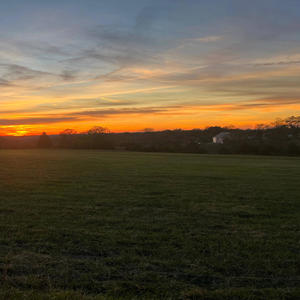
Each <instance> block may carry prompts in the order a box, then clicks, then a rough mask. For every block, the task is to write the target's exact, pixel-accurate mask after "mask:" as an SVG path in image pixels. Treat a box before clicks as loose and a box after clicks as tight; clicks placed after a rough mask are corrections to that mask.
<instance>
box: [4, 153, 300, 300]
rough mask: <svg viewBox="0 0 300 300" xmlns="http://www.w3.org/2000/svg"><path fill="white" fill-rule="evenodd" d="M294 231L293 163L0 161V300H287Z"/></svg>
mask: <svg viewBox="0 0 300 300" xmlns="http://www.w3.org/2000/svg"><path fill="white" fill-rule="evenodd" d="M299 230H300V159H299V158H286V157H254V156H221V155H218V156H214V155H210V156H209V155H193V154H161V153H154V154H153V153H126V152H102V151H87V150H84V151H76V150H74V151H67V150H66V151H63V150H61V151H60V150H57V151H56V150H53V151H47V150H45V151H38V150H3V151H0V283H1V286H0V287H1V288H0V298H1V299H211V300H215V299H296V298H297V297H299V298H300V290H299V288H298V287H299V284H300V233H299Z"/></svg>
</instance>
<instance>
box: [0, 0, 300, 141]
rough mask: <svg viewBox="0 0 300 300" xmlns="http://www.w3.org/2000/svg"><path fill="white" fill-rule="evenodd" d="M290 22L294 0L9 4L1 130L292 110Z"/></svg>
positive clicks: (298, 59)
mask: <svg viewBox="0 0 300 300" xmlns="http://www.w3.org/2000/svg"><path fill="white" fill-rule="evenodd" d="M282 12H284V13H282ZM299 20H300V3H297V2H296V1H293V0H287V1H284V3H283V1H279V0H263V1H261V0H260V1H258V0H254V1H251V3H250V2H249V3H246V2H241V1H237V0H228V1H225V0H221V1H218V4H217V5H216V3H214V2H213V1H209V3H208V1H192V0H187V1H184V2H183V1H179V0H172V1H171V0H160V1H158V0H152V1H150V0H128V1H121V0H111V1H95V0H85V1H81V0H76V1H71V0H63V1H58V0H54V1H51V2H48V1H47V3H46V2H45V1H36V0H28V1H26V3H25V1H23V2H22V1H18V0H11V1H9V3H5V4H1V10H0V135H16V136H18V135H35V134H40V133H41V132H43V131H46V132H47V133H49V134H58V133H59V132H61V131H62V130H64V129H66V128H72V129H75V130H76V131H78V132H83V131H86V130H88V129H89V128H91V127H93V126H102V127H107V128H109V129H110V130H111V131H112V132H123V131H141V130H143V128H153V129H154V130H165V129H175V128H182V129H193V128H204V127H208V126H230V125H234V126H236V127H240V128H248V127H253V126H255V125H256V124H260V123H270V122H272V121H274V120H275V119H276V118H286V117H288V116H291V115H299V114H300V84H299V78H300V77H299V76H300V35H299V28H300V21H299Z"/></svg>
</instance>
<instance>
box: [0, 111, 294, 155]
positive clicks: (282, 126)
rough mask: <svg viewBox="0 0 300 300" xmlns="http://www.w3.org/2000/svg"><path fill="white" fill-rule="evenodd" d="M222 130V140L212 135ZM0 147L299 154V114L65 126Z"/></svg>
mask: <svg viewBox="0 0 300 300" xmlns="http://www.w3.org/2000/svg"><path fill="white" fill-rule="evenodd" d="M222 132H226V137H225V138H224V140H223V141H222V143H213V137H215V136H217V135H218V134H220V133H222ZM0 148H52V149H55V148H58V149H61V148H62V149H104V150H125V151H126V150H127V151H144V152H187V153H203V154H204V153H213V154H259V155H300V116H299V117H294V116H292V117H289V118H286V119H283V120H281V119H278V120H276V121H275V122H273V123H271V124H267V125H264V124H260V125H257V126H256V128H254V129H246V130H242V129H238V128H233V127H229V128H228V127H209V128H206V129H193V130H182V129H175V130H164V131H154V130H152V129H151V128H146V129H145V130H144V131H143V132H124V133H113V132H110V131H109V130H108V129H106V128H103V127H101V126H96V127H93V128H92V129H90V130H89V131H87V132H85V133H78V132H76V131H75V130H73V129H66V130H64V131H62V132H61V133H60V134H59V135H51V136H48V135H47V134H46V133H43V134H42V135H41V136H40V137H20V138H17V137H14V138H13V137H9V138H8V137H1V138H0Z"/></svg>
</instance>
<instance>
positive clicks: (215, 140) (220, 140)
mask: <svg viewBox="0 0 300 300" xmlns="http://www.w3.org/2000/svg"><path fill="white" fill-rule="evenodd" d="M229 135H230V132H225V131H223V132H220V133H219V134H217V135H216V136H214V137H213V143H214V144H224V140H225V139H226V138H227V137H228V136H229Z"/></svg>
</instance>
